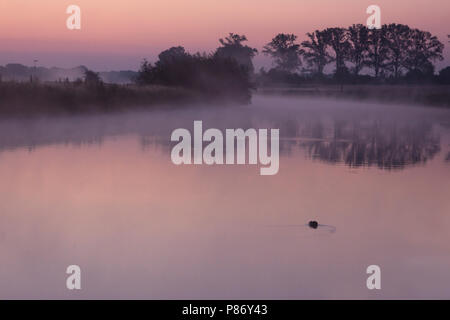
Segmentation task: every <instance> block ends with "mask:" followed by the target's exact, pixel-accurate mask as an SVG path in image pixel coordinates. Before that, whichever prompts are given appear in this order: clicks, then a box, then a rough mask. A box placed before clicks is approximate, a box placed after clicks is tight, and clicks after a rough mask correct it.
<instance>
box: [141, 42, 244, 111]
mask: <svg viewBox="0 0 450 320" xmlns="http://www.w3.org/2000/svg"><path fill="white" fill-rule="evenodd" d="M158 59H159V60H158V61H157V62H156V63H155V64H154V65H153V66H152V65H151V64H150V63H148V62H147V61H145V60H144V62H143V63H142V65H141V69H140V70H139V72H138V76H137V78H136V82H137V83H138V84H141V85H147V84H159V85H166V86H179V87H183V88H187V89H192V90H196V91H199V92H201V93H202V94H203V95H205V96H210V97H214V98H219V97H223V98H227V99H228V98H230V99H232V100H237V101H239V102H243V103H248V102H250V98H251V91H250V89H251V88H252V87H253V85H252V84H251V82H250V76H249V70H248V68H247V67H244V66H242V65H240V64H239V63H238V62H237V61H236V59H234V58H224V57H219V56H217V55H215V54H213V55H206V54H203V55H201V54H199V53H197V54H194V55H191V54H189V53H188V52H186V51H185V49H184V48H183V47H172V48H170V49H168V50H165V51H163V52H161V53H160V54H159V55H158Z"/></svg>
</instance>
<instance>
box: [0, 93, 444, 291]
mask: <svg viewBox="0 0 450 320" xmlns="http://www.w3.org/2000/svg"><path fill="white" fill-rule="evenodd" d="M194 120H202V121H203V127H204V128H205V129H206V128H208V127H209V128H220V129H224V128H244V129H246V128H279V129H280V169H279V172H278V174H276V175H273V176H261V175H260V174H259V167H258V166H256V165H212V166H208V165H181V166H176V165H174V164H173V163H172V162H171V159H170V151H171V147H172V146H173V143H171V142H170V134H171V132H172V130H174V129H175V128H187V129H190V130H192V127H193V121H194ZM310 220H317V221H318V222H319V224H321V225H325V226H319V228H317V229H311V228H308V227H307V226H305V224H306V223H308V221H310ZM449 231H450V111H449V110H439V109H432V108H422V107H413V106H394V105H378V104H374V103H361V102H352V101H343V100H342V101H341V100H340V101H335V100H319V99H305V98H288V97H275V96H256V97H254V99H253V103H252V104H251V105H249V106H245V107H232V106H228V107H215V106H199V107H192V108H187V109H185V110H176V109H174V110H170V111H164V110H158V111H148V112H146V111H139V112H130V113H125V114H110V115H92V116H72V117H58V118H56V117H53V118H38V119H22V120H17V119H3V120H1V121H0V299H12V298H39V299H46V298H63V299H66V298H75V299H76V298H87V299H93V298H105V299H110V298H137V299H175V298H176V299H304V298H305V299H312V298H314V299H341V298H342V299H348V298H356V299H363V298H369V299H377V298H383V299H390V298H447V299H448V298H450V282H449V281H448V279H449V277H448V273H449V272H450V271H449V270H450V232H449ZM73 264H75V265H79V266H80V267H81V275H82V277H81V279H82V281H81V283H82V289H81V290H72V291H70V290H67V288H66V278H67V277H68V275H67V274H66V268H67V266H69V265H73ZM369 265H378V266H379V267H380V268H381V290H368V289H367V287H366V279H367V277H368V276H369V275H368V274H367V273H366V268H367V267H368V266H369Z"/></svg>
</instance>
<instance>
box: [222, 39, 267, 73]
mask: <svg viewBox="0 0 450 320" xmlns="http://www.w3.org/2000/svg"><path fill="white" fill-rule="evenodd" d="M244 41H247V37H246V36H245V35H242V36H241V35H238V34H234V33H230V34H229V36H228V37H226V38H225V39H219V42H220V43H221V44H222V46H221V47H219V48H217V50H216V53H215V55H216V57H219V58H233V59H236V61H237V62H238V63H239V64H240V65H242V66H244V67H246V68H248V70H249V71H250V72H251V73H253V71H254V67H253V63H252V59H253V57H254V56H255V55H256V53H257V52H258V50H256V49H255V48H251V47H249V46H246V45H243V44H242V42H244Z"/></svg>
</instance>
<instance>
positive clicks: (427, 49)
mask: <svg viewBox="0 0 450 320" xmlns="http://www.w3.org/2000/svg"><path fill="white" fill-rule="evenodd" d="M408 39H409V40H408V50H407V52H406V57H405V61H404V63H403V65H404V67H405V68H406V69H407V70H408V71H410V72H413V71H419V72H421V73H429V72H430V67H433V64H432V61H435V60H442V59H443V56H442V51H443V49H444V45H443V44H442V43H441V42H440V41H439V40H438V38H437V37H436V36H433V35H431V33H429V32H427V31H422V30H419V29H413V30H411V32H409V37H408ZM431 69H434V68H431ZM431 72H433V71H431Z"/></svg>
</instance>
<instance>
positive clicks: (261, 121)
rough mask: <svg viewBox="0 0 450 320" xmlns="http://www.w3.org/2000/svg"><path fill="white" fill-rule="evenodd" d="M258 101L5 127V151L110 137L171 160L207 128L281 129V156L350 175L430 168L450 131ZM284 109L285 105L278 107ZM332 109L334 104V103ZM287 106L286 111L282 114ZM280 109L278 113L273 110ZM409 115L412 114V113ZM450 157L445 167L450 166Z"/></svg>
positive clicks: (428, 121)
mask: <svg viewBox="0 0 450 320" xmlns="http://www.w3.org/2000/svg"><path fill="white" fill-rule="evenodd" d="M266 100H267V98H266V99H265V100H264V101H262V100H258V99H257V100H256V102H255V103H254V105H253V106H252V107H250V108H234V109H233V108H231V109H230V108H223V109H221V108H217V109H215V110H211V108H193V109H190V110H178V111H177V110H175V111H167V112H164V111H163V112H161V111H160V112H153V113H151V112H150V113H127V114H115V115H114V114H113V115H99V116H90V117H83V116H78V117H70V118H57V119H52V118H49V119H38V120H36V119H28V120H3V121H1V122H0V151H2V150H3V151H4V150H8V149H15V148H21V147H26V148H28V150H30V151H32V150H34V148H37V147H40V146H44V145H50V144H64V145H68V144H72V145H75V146H83V145H91V144H94V145H101V144H102V143H103V141H104V139H105V138H107V137H118V136H124V135H137V136H138V137H139V141H140V143H141V145H142V149H143V150H148V149H151V148H154V149H161V150H163V151H164V152H166V153H168V152H170V149H171V147H172V146H173V144H172V143H171V142H170V141H169V137H170V134H171V132H172V130H173V129H175V128H179V127H185V128H191V127H192V123H193V121H194V120H197V119H202V120H203V123H204V126H205V127H206V126H207V127H216V128H219V129H223V130H224V129H225V128H243V129H247V128H252V127H253V128H279V129H280V136H281V137H280V139H281V141H280V155H281V156H284V157H290V156H295V154H296V153H297V152H298V151H302V152H304V153H305V155H306V156H307V157H308V158H309V159H312V160H320V161H323V162H325V163H329V164H337V163H342V164H345V165H347V166H349V167H351V168H357V167H365V166H367V167H371V166H375V167H378V168H380V169H387V170H391V169H402V168H405V167H407V166H412V165H417V164H425V163H426V162H427V161H428V160H430V159H432V158H433V157H434V156H435V155H436V154H438V153H439V152H440V150H441V132H442V131H443V130H444V131H446V132H448V131H449V129H448V128H447V127H446V124H447V123H448V122H449V120H448V118H449V112H445V110H444V111H441V110H421V109H418V108H416V109H414V108H411V107H410V108H409V109H410V110H402V109H401V108H399V107H396V108H393V107H391V109H390V110H388V111H387V112H386V110H384V109H386V107H385V106H371V107H366V108H364V107H361V106H359V105H356V104H351V103H347V104H346V105H344V106H341V107H340V108H330V107H329V106H327V105H326V104H325V105H324V103H323V102H321V103H320V104H319V105H315V104H317V102H314V101H306V103H305V102H304V103H303V104H302V105H300V106H298V105H297V104H298V102H295V101H292V100H287V99H284V100H274V101H270V99H268V101H266ZM280 101H282V102H280ZM328 103H330V102H328ZM280 104H281V106H280ZM274 105H275V106H277V108H274ZM406 108H407V109H408V107H406ZM449 159H450V153H449V155H447V157H446V161H450V160H449Z"/></svg>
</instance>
